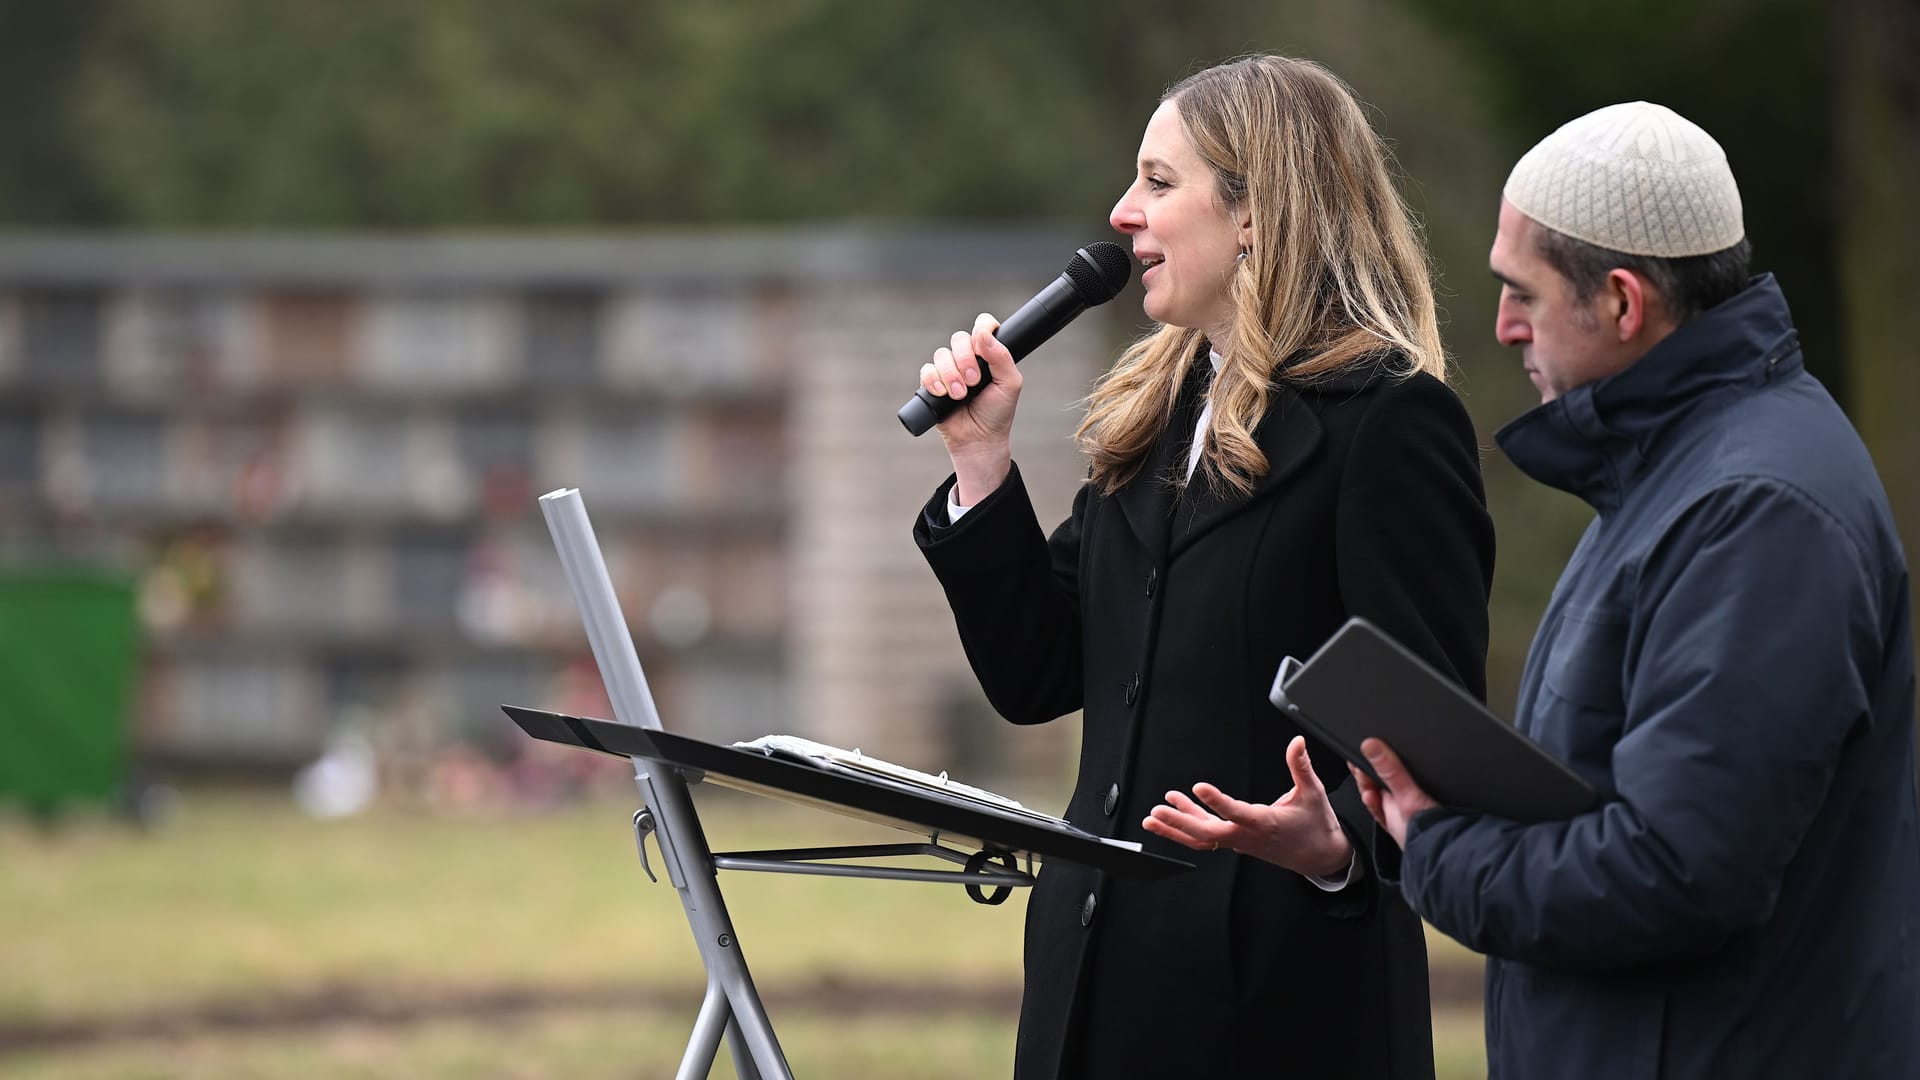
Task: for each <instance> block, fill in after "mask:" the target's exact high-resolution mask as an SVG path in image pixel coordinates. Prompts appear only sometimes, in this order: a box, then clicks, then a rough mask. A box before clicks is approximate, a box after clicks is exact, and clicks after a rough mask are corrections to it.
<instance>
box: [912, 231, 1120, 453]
mask: <svg viewBox="0 0 1920 1080" xmlns="http://www.w3.org/2000/svg"><path fill="white" fill-rule="evenodd" d="M1132 274H1133V259H1132V258H1131V257H1129V256H1128V255H1127V251H1126V249H1125V248H1123V247H1121V246H1120V245H1119V244H1116V243H1113V242H1111V241H1108V240H1102V241H1099V242H1098V243H1093V244H1088V245H1087V246H1086V247H1083V248H1081V249H1080V250H1079V251H1076V252H1074V253H1073V258H1072V259H1070V260H1068V262H1067V268H1066V269H1065V270H1062V271H1060V276H1059V277H1057V278H1054V279H1053V283H1052V284H1051V285H1048V286H1047V287H1046V288H1044V289H1041V290H1040V291H1039V292H1038V293H1037V294H1035V295H1034V298H1033V299H1031V300H1029V301H1027V302H1026V303H1024V304H1022V305H1020V310H1019V311H1016V312H1014V313H1013V314H1011V315H1009V316H1007V318H1006V321H1004V322H1002V323H1001V324H1000V328H999V329H998V330H995V331H994V332H993V336H994V338H995V339H996V340H997V341H999V342H1000V344H1002V345H1005V346H1006V347H1007V351H1008V352H1010V353H1012V354H1013V358H1014V360H1015V361H1018V360H1019V359H1020V358H1021V357H1023V356H1026V355H1027V354H1028V353H1030V352H1032V351H1033V350H1035V349H1037V348H1039V347H1040V345H1041V344H1042V343H1043V342H1045V341H1046V340H1047V339H1048V338H1050V337H1052V336H1053V335H1055V334H1057V333H1059V332H1060V329H1061V327H1064V326H1066V325H1067V324H1068V323H1070V322H1072V321H1073V318H1074V316H1076V315H1078V314H1080V313H1081V312H1083V311H1085V310H1087V309H1088V308H1090V307H1094V306H1096V305H1098V304H1104V303H1106V302H1107V301H1109V300H1111V299H1113V298H1114V297H1115V296H1117V295H1119V293H1120V290H1121V289H1122V288H1124V287H1125V286H1126V284H1127V278H1129V277H1131V276H1132ZM992 382H993V372H992V371H991V370H989V369H988V367H987V363H986V361H985V360H982V361H981V362H980V381H979V382H978V383H976V384H974V385H973V386H971V387H969V388H968V389H969V393H968V396H967V399H966V400H967V401H972V400H973V394H977V393H979V392H980V391H982V390H984V389H986V388H987V386H988V385H989V384H991V383H992ZM963 404H965V402H961V401H955V400H954V399H953V398H950V397H946V396H945V395H941V396H935V395H933V394H930V393H928V392H927V388H926V387H924V386H923V387H921V388H920V389H918V390H915V391H914V392H913V400H911V401H909V402H907V403H906V404H905V405H902V406H900V413H899V415H900V423H901V424H902V425H904V426H905V427H906V429H907V432H908V434H910V435H912V436H914V437H915V438H918V437H920V436H922V435H925V434H926V433H927V432H928V431H929V430H931V429H932V428H933V426H934V425H935V424H938V423H939V422H940V421H942V420H945V419H946V418H947V417H948V416H950V415H952V414H953V412H954V411H955V410H957V409H959V408H960V407H961V406H962V405H963Z"/></svg>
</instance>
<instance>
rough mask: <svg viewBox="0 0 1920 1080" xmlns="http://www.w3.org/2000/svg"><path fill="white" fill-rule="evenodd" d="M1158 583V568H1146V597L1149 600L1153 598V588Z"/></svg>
mask: <svg viewBox="0 0 1920 1080" xmlns="http://www.w3.org/2000/svg"><path fill="white" fill-rule="evenodd" d="M1159 584H1160V570H1159V568H1158V567H1155V568H1154V569H1151V570H1148V571H1147V599H1149V600H1151V599H1153V590H1154V589H1155V588H1156V587H1158V586H1159Z"/></svg>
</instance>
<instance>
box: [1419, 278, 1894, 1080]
mask: <svg viewBox="0 0 1920 1080" xmlns="http://www.w3.org/2000/svg"><path fill="white" fill-rule="evenodd" d="M1499 440H1500V443H1501V446H1502V448H1503V449H1505V450H1506V452H1507V454H1508V456H1509V457H1511V458H1512V459H1513V461H1514V463H1515V464H1516V465H1518V466H1519V467H1520V468H1521V469H1523V470H1525V471H1526V472H1527V473H1528V474H1529V475H1531V476H1533V477H1534V478H1535V479H1537V480H1539V481H1541V482H1542V483H1545V484H1549V485H1552V486H1553V487H1557V488H1561V489H1564V490H1566V491H1569V492H1572V493H1574V494H1576V495H1578V496H1580V497H1581V498H1582V499H1584V500H1586V501H1587V502H1588V503H1589V504H1591V505H1592V506H1593V508H1594V510H1595V511H1596V512H1597V515H1598V516H1597V517H1596V518H1595V520H1594V522H1593V524H1592V525H1591V526H1590V527H1589V528H1588V530H1587V533H1586V535H1585V536H1584V537H1583V538H1582V539H1581V541H1580V545H1579V547H1578V549H1577V550H1576V551H1575V552H1574V555H1573V558H1572V561H1571V562H1570V563H1569V564H1568V566H1567V569H1566V572H1565V573H1564V574H1563V575H1562V576H1561V579H1560V583H1559V585H1558V587H1557V588H1556V589H1555V591H1554V596H1553V600H1552V602H1551V603H1550V604H1549V606H1548V608H1547V613H1546V616H1545V617H1544V619H1543V620H1542V621H1541V624H1540V629H1539V632H1538V634H1537V635H1536V636H1535V638H1534V642H1533V649H1532V652H1531V653H1530V655H1529V656H1528V658H1527V665H1526V671H1525V674H1524V676H1523V677H1522V681H1521V688H1520V703H1519V712H1518V716H1517V718H1516V723H1517V724H1518V726H1519V728H1520V729H1521V730H1522V731H1524V732H1525V733H1526V734H1527V735H1529V736H1531V737H1532V738H1534V739H1536V740H1538V741H1539V742H1540V743H1542V744H1543V745H1544V746H1545V747H1546V748H1547V749H1548V750H1549V751H1551V752H1552V753H1553V754H1554V755H1555V756H1557V757H1559V758H1560V759H1562V760H1563V761H1566V762H1567V763H1568V764H1569V765H1571V766H1572V767H1573V769H1574V770H1575V771H1577V772H1578V773H1580V774H1581V775H1582V776H1584V777H1585V778H1586V779H1587V780H1589V781H1590V782H1592V783H1593V784H1594V785H1596V786H1597V787H1598V788H1600V789H1601V791H1602V792H1603V793H1604V795H1605V801H1604V804H1603V805H1602V806H1601V807H1600V808H1599V809H1597V810H1594V811H1592V812H1589V813H1587V814H1584V815H1582V816H1580V817H1577V818H1575V819H1573V820H1571V821H1561V822H1551V823H1547V824H1540V825H1532V826H1523V825H1518V824H1515V823H1513V822H1510V821H1504V820H1499V819H1495V818H1490V817H1482V816H1474V815H1466V814H1458V813H1452V812H1449V811H1444V810H1440V811H1429V812H1427V813H1424V814H1422V815H1420V816H1418V817H1417V818H1416V819H1415V820H1414V822H1413V823H1412V827H1411V828H1410V829H1409V832H1408V837H1407V846H1406V851H1405V856H1404V861H1403V863H1402V866H1401V875H1402V884H1403V888H1404V893H1405V896H1406V898H1407V900H1408V901H1409V902H1410V903H1411V904H1412V905H1413V907H1414V909H1415V910H1416V911H1418V912H1419V913H1420V914H1422V915H1424V916H1425V917H1426V918H1427V919H1428V920H1429V921H1431V922H1432V923H1433V924H1434V925H1435V926H1437V927H1438V928H1439V929H1441V930H1442V931H1444V932H1446V933H1447V934H1449V935H1451V936H1452V937H1454V938H1457V939H1459V940H1460V941H1462V942H1464V943H1465V944H1467V945H1468V946H1470V947H1472V948H1474V949H1476V950H1478V951H1481V952H1484V953H1486V954H1487V955H1488V956H1489V957H1490V958H1491V959H1490V960H1489V963H1488V970H1487V1041H1488V1057H1489V1062H1490V1071H1491V1076H1492V1077H1495V1078H1507V1080H1518V1078H1532V1077H1553V1078H1556V1080H1564V1078H1570V1077H1596V1078H1598V1077H1606V1078H1608V1080H1619V1078H1624V1077H1825V1076H1836V1077H1838V1076H1845V1077H1876V1078H1878V1077H1915V1076H1920V936H1917V935H1920V836H1917V835H1916V823H1915V817H1916V813H1915V792H1914V656H1913V639H1912V627H1911V623H1910V619H1909V600H1908V581H1907V570H1906V563H1905V559H1904V557H1903V556H1902V553H1901V549H1900V543H1899V538H1898V537H1897V535H1896V534H1895V532H1894V527H1893V521H1892V515H1891V513H1890V512H1889V510H1888V506H1887V499H1886V494H1885V492H1884V491H1883V490H1882V488H1881V485H1880V481H1879V479H1878V477H1877V476H1876V474H1875V472H1874V468H1873V464H1872V462H1871V461H1870V460H1869V458H1868V456H1867V452H1866V449H1865V447H1864V446H1862V444H1861V442H1860V439H1859V437H1858V436H1857V435H1856V434H1855V433H1854V431H1853V428H1852V427H1851V426H1850V425H1849V424H1848V422H1847V420H1846V417H1845V416H1844V415H1842V413H1841V412H1840V410H1839V408H1838V407H1837V406H1836V405H1835V404H1834V402H1833V399H1832V398H1831V397H1829V396H1828V394H1827V392H1826V390H1825V389H1824V388H1822V387H1821V385H1820V383H1819V382H1818V381H1817V380H1815V379H1814V378H1813V377H1812V376H1810V375H1808V374H1807V373H1806V371H1805V370H1804V368H1803V367H1802V365H1801V359H1800V349H1799V344H1798V341H1797V338H1796V335H1795V333H1794V329H1793V324H1792V320H1791V317H1790V316H1789V314H1788V312H1787V306H1786V301H1785V300H1784V298H1783V297H1782V296H1781V294H1780V290H1779V288H1778V286H1777V285H1775V283H1774V281H1773V279H1772V278H1771V277H1764V278H1760V279H1758V280H1756V281H1755V283H1754V284H1753V285H1751V286H1750V287H1749V288H1747V289H1746V291H1744V292H1742V293H1741V294H1740V295H1739V296H1737V297H1735V298H1733V299H1732V300H1729V301H1727V302H1726V303H1725V304H1722V305H1720V306H1719V307H1717V308H1715V309H1713V310H1712V311H1710V312H1707V313H1706V314H1704V315H1702V316H1701V317H1699V318H1697V319H1694V320H1692V321H1690V322H1688V323H1686V324H1684V325H1683V326H1681V327H1680V328H1679V329H1678V330H1677V331H1676V332H1674V333H1673V334H1672V335H1670V336H1669V337H1668V338H1666V339H1665V340H1663V341H1662V342H1660V344H1659V345H1657V346H1655V347H1654V348H1653V349H1652V350H1651V351H1649V352H1648V353H1647V354H1646V356H1644V357H1642V358H1641V359H1640V361H1639V362H1637V363H1635V364H1634V365H1633V366H1632V367H1630V368H1628V369H1627V370H1625V371H1623V372H1621V373H1619V374H1617V375H1615V376H1613V377H1611V378H1608V379H1604V380H1601V381H1599V382H1597V383H1594V384H1592V385H1589V386H1586V387H1582V388H1580V389H1578V390H1575V391H1573V392H1571V393H1569V394H1567V395H1565V396H1564V397H1561V398H1559V399H1557V400H1555V401H1552V402H1549V403H1548V404H1546V405H1543V406H1541V407H1540V408H1538V409H1535V410H1532V411H1531V412H1528V413H1527V414H1526V415H1524V416H1522V417H1520V418H1519V419H1517V420H1515V421H1514V422H1513V423H1511V424H1509V425H1508V426H1507V427H1506V428H1505V429H1504V430H1503V431H1501V432H1500V434H1499Z"/></svg>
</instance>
